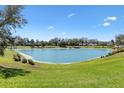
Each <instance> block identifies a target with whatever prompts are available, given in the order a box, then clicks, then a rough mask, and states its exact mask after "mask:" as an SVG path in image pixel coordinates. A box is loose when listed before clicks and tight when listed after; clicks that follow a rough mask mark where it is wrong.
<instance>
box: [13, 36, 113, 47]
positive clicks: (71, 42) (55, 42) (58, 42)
mask: <svg viewBox="0 0 124 93" xmlns="http://www.w3.org/2000/svg"><path fill="white" fill-rule="evenodd" d="M114 44H115V42H114V40H111V41H108V42H107V41H99V40H97V39H88V38H72V39H64V38H57V37H56V38H53V39H50V40H49V41H43V40H42V41H40V40H38V39H37V40H34V39H31V40H30V39H29V38H21V37H19V36H16V37H14V38H13V45H14V46H31V47H35V46H37V47H45V46H59V47H66V46H112V45H114Z"/></svg>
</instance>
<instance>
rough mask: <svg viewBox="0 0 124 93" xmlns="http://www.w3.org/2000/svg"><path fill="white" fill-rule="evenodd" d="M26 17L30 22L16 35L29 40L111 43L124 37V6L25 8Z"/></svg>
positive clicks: (23, 13) (44, 6) (45, 6)
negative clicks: (100, 41) (66, 39)
mask: <svg viewBox="0 0 124 93" xmlns="http://www.w3.org/2000/svg"><path fill="white" fill-rule="evenodd" d="M22 15H23V16H24V17H25V18H26V19H27V21H28V24H26V25H25V26H24V27H23V28H22V29H17V30H16V33H14V35H17V36H21V37H24V38H25V37H28V38H29V39H32V38H33V39H39V40H50V39H51V38H54V37H60V38H82V37H87V38H89V39H98V40H102V41H109V40H112V39H114V37H115V36H116V35H118V34H124V6H105V5H104V6H100V5H99V6H98V5H96V6H95V5H94V6H91V5H90V6H86V5H81V6H76V5H74V6H72V5H68V6H64V5H61V6H60V5H58V6H54V5H51V6H50V5H48V6H47V5H39V6H38V5H33V6H25V8H24V10H23V11H22Z"/></svg>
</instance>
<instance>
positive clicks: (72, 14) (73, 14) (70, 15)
mask: <svg viewBox="0 0 124 93" xmlns="http://www.w3.org/2000/svg"><path fill="white" fill-rule="evenodd" d="M75 15H76V14H75V13H71V14H69V15H68V17H69V18H70V17H72V16H75Z"/></svg>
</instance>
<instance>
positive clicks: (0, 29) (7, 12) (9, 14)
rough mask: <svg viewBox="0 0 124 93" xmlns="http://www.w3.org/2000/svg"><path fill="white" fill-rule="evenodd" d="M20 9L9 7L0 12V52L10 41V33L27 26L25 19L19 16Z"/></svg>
mask: <svg viewBox="0 0 124 93" xmlns="http://www.w3.org/2000/svg"><path fill="white" fill-rule="evenodd" d="M22 9H23V6H19V5H18V6H16V5H13V6H12V5H9V6H5V8H4V9H2V10H0V40H1V42H0V51H2V52H3V51H4V49H5V48H6V47H7V43H8V42H7V41H10V39H11V35H12V31H13V30H14V31H16V28H21V27H22V26H23V25H25V24H27V21H26V19H24V18H23V16H22V15H21V11H22ZM2 52H0V54H1V53H2Z"/></svg>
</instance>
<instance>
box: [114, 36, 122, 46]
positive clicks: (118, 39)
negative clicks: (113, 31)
mask: <svg viewBox="0 0 124 93" xmlns="http://www.w3.org/2000/svg"><path fill="white" fill-rule="evenodd" d="M115 42H116V44H117V45H124V35H123V34H119V35H117V36H116V37H115Z"/></svg>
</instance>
